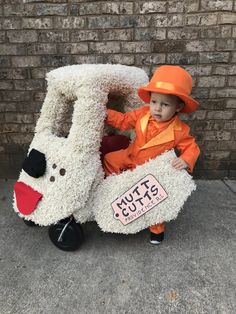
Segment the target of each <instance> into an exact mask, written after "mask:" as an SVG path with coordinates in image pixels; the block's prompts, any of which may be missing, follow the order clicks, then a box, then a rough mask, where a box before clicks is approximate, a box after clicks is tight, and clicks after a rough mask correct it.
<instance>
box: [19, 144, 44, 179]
mask: <svg viewBox="0 0 236 314" xmlns="http://www.w3.org/2000/svg"><path fill="white" fill-rule="evenodd" d="M22 169H23V170H24V171H25V172H26V173H27V174H28V175H30V176H31V177H34V178H39V177H41V176H43V175H44V173H45V171H46V158H45V155H44V154H43V153H41V152H39V151H38V150H36V149H34V148H33V149H31V151H30V153H29V155H28V156H27V157H26V159H25V160H24V162H23V166H22Z"/></svg>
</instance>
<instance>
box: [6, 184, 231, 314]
mask: <svg viewBox="0 0 236 314" xmlns="http://www.w3.org/2000/svg"><path fill="white" fill-rule="evenodd" d="M13 183H14V181H12V180H9V181H4V180H0V213H1V220H0V227H1V229H0V230H1V236H0V314H6V313H11V314H24V313H29V314H39V313H47V314H54V313H57V314H64V313H70V314H74V313H76V314H78V313H79V314H85V313H88V314H93V313H94V314H99V313H109V314H113V313H114V314H116V313H117V314H120V313H127V314H128V313H130V314H131V313H132V314H133V313H138V314H141V313H145V314H149V313H165V314H166V313H175V314H176V313H184V314H185V313H191V314H192V313H208V314H212V313H214V314H215V313H219V314H221V313H227V314H228V313H235V308H236V299H235V282H236V278H235V277H236V276H235V274H236V269H235V264H236V262H235V252H236V250H235V209H236V208H235V207H236V206H235V205H236V181H220V180H216V181H201V180H199V181H197V185H198V189H197V191H196V192H195V193H194V194H193V195H192V196H191V197H190V198H189V199H188V201H187V203H186V204H185V208H184V210H183V211H182V213H181V214H180V215H179V217H178V219H177V220H175V221H172V222H170V223H168V224H167V230H166V238H165V241H164V242H163V243H162V244H161V245H159V246H158V247H156V246H153V245H151V244H149V243H148V232H147V231H146V230H144V231H142V232H140V233H138V234H135V235H129V236H125V235H117V234H111V233H110V234H108V233H107V234H105V233H103V232H102V231H100V229H99V227H98V226H97V224H96V223H95V222H92V223H86V224H84V225H83V227H84V233H85V237H86V240H85V242H84V244H83V246H82V247H81V249H80V250H78V251H76V252H72V253H71V252H64V251H60V250H59V249H57V248H56V247H55V246H54V245H53V244H52V243H51V242H50V240H49V238H48V234H47V228H46V227H42V228H40V227H33V228H32V227H28V226H26V225H25V224H24V223H23V222H22V220H21V219H20V218H19V217H18V216H17V214H16V213H15V212H14V211H13V209H12V186H13Z"/></svg>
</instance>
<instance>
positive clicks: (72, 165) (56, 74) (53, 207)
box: [14, 64, 148, 226]
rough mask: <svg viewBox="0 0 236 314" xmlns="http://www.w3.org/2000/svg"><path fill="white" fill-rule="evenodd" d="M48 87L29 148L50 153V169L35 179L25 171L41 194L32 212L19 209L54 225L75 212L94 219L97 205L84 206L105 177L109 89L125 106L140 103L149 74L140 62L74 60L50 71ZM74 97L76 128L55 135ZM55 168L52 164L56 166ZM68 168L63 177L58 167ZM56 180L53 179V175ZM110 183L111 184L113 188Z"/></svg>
mask: <svg viewBox="0 0 236 314" xmlns="http://www.w3.org/2000/svg"><path fill="white" fill-rule="evenodd" d="M46 78H47V80H48V91H47V95H46V97H45V100H44V103H43V106H42V110H41V115H40V118H39V120H38V122H37V125H36V129H35V131H36V134H35V136H34V138H33V141H32V143H31V145H30V147H29V151H30V150H31V149H32V148H34V149H36V150H38V151H40V152H42V153H44V154H45V156H46V162H47V166H46V173H45V174H44V175H43V176H42V177H40V178H38V179H36V178H33V177H30V176H29V175H28V174H26V173H25V172H24V171H23V170H22V171H21V173H20V177H19V180H18V181H21V182H24V183H25V184H27V185H29V186H31V187H32V188H33V189H34V190H36V191H38V192H40V193H42V194H43V198H42V200H41V201H40V202H39V203H38V206H37V208H36V209H35V211H34V212H33V213H32V214H31V215H27V216H24V215H22V214H20V213H19V211H18V209H17V206H16V200H15V196H14V209H15V211H16V212H17V213H18V214H19V215H20V216H21V217H24V218H25V219H26V220H32V221H34V222H35V223H37V224H39V225H45V226H46V225H50V224H53V223H56V222H57V221H59V220H61V219H63V218H65V217H68V216H69V215H71V214H75V215H76V216H77V217H80V218H81V222H85V221H88V220H91V219H93V217H94V213H93V209H94V210H96V208H90V209H89V210H87V209H85V204H86V202H87V199H88V197H91V194H93V193H95V190H96V187H97V186H99V183H101V182H102V181H103V172H102V167H101V162H100V155H99V147H100V142H101V138H102V134H103V127H104V119H105V115H106V107H105V105H106V103H107V99H108V94H109V93H113V94H116V95H122V96H124V99H125V100H124V101H125V104H124V105H125V106H124V108H125V110H126V111H129V110H132V109H135V108H138V107H140V106H141V105H142V102H141V101H140V99H139V98H138V96H137V88H138V87H139V86H140V85H144V84H146V83H147V82H148V77H147V75H146V73H145V72H144V71H143V70H141V69H138V68H136V67H128V66H124V65H110V64H106V65H104V64H99V65H95V64H89V65H72V66H66V67H62V68H58V69H56V70H53V71H51V72H49V73H48V74H47V76H46ZM72 100H75V103H74V111H73V116H72V127H71V129H70V133H69V136H68V138H62V137H58V136H56V134H57V131H58V129H59V128H60V123H61V121H62V118H63V115H65V112H66V111H67V107H68V104H69V101H72ZM53 164H56V165H57V168H56V169H53V168H52V165H53ZM61 168H64V169H65V170H66V173H65V175H64V176H61V175H60V174H59V170H60V169H61ZM51 176H54V177H55V181H54V182H51V181H50V177H51ZM111 188H112V187H111Z"/></svg>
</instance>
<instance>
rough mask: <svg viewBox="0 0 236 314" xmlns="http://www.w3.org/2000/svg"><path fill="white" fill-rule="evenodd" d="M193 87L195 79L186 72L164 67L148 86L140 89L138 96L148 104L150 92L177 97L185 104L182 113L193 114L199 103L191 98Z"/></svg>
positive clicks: (159, 69) (176, 68) (176, 67)
mask: <svg viewBox="0 0 236 314" xmlns="http://www.w3.org/2000/svg"><path fill="white" fill-rule="evenodd" d="M192 85H193V79H192V77H191V75H190V74H189V73H188V72H187V71H186V70H184V69H183V68H181V67H180V66H176V65H162V66H160V67H159V68H158V69H157V70H156V71H155V73H154V74H153V76H152V78H151V80H150V82H149V83H148V84H147V85H146V86H141V87H139V89H138V95H139V97H140V98H141V99H142V100H143V101H145V102H146V103H149V102H150V97H151V95H150V92H155V93H160V94H171V95H175V96H178V97H179V98H180V99H181V100H183V102H184V107H183V108H182V109H181V112H193V111H195V110H197V108H198V106H199V103H198V102H197V101H196V100H194V99H193V98H192V97H190V94H191V91H192Z"/></svg>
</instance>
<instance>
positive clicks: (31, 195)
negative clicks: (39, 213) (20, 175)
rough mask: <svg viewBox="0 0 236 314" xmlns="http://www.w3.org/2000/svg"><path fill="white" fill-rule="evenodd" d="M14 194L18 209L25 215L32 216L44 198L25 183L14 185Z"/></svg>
mask: <svg viewBox="0 0 236 314" xmlns="http://www.w3.org/2000/svg"><path fill="white" fill-rule="evenodd" d="M14 192H15V195H16V205H17V208H18V210H19V212H20V213H22V214H23V215H30V214H31V213H32V212H33V211H34V209H35V208H36V206H37V204H38V202H39V201H40V200H41V198H42V197H43V195H42V194H40V193H39V192H37V191H35V190H33V189H32V188H31V187H30V186H29V185H26V184H25V183H23V182H16V183H15V184H14Z"/></svg>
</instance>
